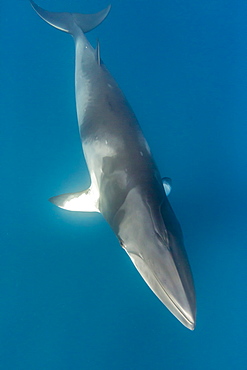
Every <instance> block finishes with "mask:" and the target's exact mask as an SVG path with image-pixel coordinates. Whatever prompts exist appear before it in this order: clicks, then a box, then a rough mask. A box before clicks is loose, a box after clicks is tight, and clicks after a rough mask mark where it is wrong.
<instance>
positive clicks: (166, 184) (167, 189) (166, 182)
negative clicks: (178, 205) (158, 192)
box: [162, 177, 172, 196]
mask: <svg viewBox="0 0 247 370" xmlns="http://www.w3.org/2000/svg"><path fill="white" fill-rule="evenodd" d="M162 183H163V186H164V189H165V193H166V196H168V195H169V194H170V192H171V190H172V180H171V179H170V177H163V178H162Z"/></svg>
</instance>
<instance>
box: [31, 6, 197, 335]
mask: <svg viewBox="0 0 247 370" xmlns="http://www.w3.org/2000/svg"><path fill="white" fill-rule="evenodd" d="M31 5H32V7H33V8H34V10H35V11H36V12H37V13H38V15H39V16H40V17H41V18H43V19H44V20H45V21H46V22H47V23H49V24H50V25H52V26H53V27H55V28H58V29H60V30H62V31H64V32H67V33H70V34H71V35H72V36H73V38H74V42H75V92H76V109H77V117H78V126H79V132H80V137H81V142H82V148H83V153H84V156H85V159H86V163H87V166H88V170H89V173H90V178H91V185H90V187H89V188H88V189H87V190H83V191H81V192H76V193H70V194H63V195H59V196H55V197H53V198H51V199H50V201H51V202H52V203H54V204H55V205H57V206H58V207H60V208H64V209H67V210H70V211H81V212H100V213H101V214H102V215H103V217H104V218H105V219H106V221H107V222H108V223H109V225H110V226H111V228H112V230H113V231H114V233H115V235H116V236H117V238H118V240H119V242H120V245H121V246H122V248H123V249H124V250H125V251H126V252H127V254H128V255H129V257H130V259H131V261H132V262H133V264H134V265H135V267H136V268H137V270H138V271H139V273H140V274H141V276H142V277H143V279H144V280H145V281H146V283H147V284H148V285H149V287H150V288H151V289H152V290H153V292H154V293H155V294H156V295H157V297H158V298H159V299H160V300H161V301H162V302H163V304H164V305H165V306H166V307H167V308H168V309H169V310H170V311H171V312H172V313H173V315H174V316H176V318H177V319H178V320H180V321H181V323H182V324H184V325H185V326H186V327H187V328H189V329H191V330H193V329H194V327H195V316H196V303H195V291H194V284H193V279H192V274H191V270H190V266H189V263H188V259H187V255H186V252H185V249H184V243H183V235H182V231H181V228H180V225H179V223H178V221H177V218H176V216H175V214H174V212H173V210H172V208H171V206H170V203H169V201H168V199H167V195H168V193H169V191H170V180H169V179H168V178H165V179H163V180H162V178H161V176H160V173H159V170H158V168H157V166H156V164H155V161H154V159H153V157H152V154H151V152H150V148H149V146H148V144H147V141H146V140H145V138H144V136H143V133H142V131H141V128H140V126H139V123H138V121H137V118H136V116H135V114H134V112H133V110H132V109H131V107H130V105H129V104H128V102H127V100H126V98H125V96H124V94H123V93H122V91H121V90H120V88H119V86H118V85H117V83H116V81H115V80H114V79H113V77H112V76H111V74H110V73H109V72H108V70H107V69H106V67H105V65H104V64H103V62H102V60H101V56H100V47H99V43H98V45H97V47H96V49H94V48H93V47H92V46H91V45H90V43H89V41H88V40H87V38H86V36H85V33H86V32H89V31H90V30H92V29H93V28H95V27H96V26H98V25H99V24H100V23H101V22H102V21H103V20H104V19H105V18H106V16H107V15H108V13H109V11H110V6H108V7H107V8H106V9H104V10H102V11H100V12H99V13H96V14H78V13H56V12H49V11H46V10H44V9H42V8H40V7H39V6H38V5H36V4H35V3H34V2H33V1H32V0H31Z"/></svg>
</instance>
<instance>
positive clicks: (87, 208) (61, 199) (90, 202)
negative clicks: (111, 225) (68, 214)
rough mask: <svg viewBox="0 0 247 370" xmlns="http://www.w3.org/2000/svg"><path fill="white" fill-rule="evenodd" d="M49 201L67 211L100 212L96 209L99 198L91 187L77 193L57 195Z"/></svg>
mask: <svg viewBox="0 0 247 370" xmlns="http://www.w3.org/2000/svg"><path fill="white" fill-rule="evenodd" d="M49 201H50V202H51V203H53V204H55V205H56V206H58V207H60V208H63V209H66V210H68V211H77V212H100V211H99V209H98V203H99V196H98V193H97V192H96V191H94V190H93V189H92V187H90V188H88V189H87V190H84V191H79V192H77V193H67V194H62V195H57V196H55V197H52V198H50V199H49Z"/></svg>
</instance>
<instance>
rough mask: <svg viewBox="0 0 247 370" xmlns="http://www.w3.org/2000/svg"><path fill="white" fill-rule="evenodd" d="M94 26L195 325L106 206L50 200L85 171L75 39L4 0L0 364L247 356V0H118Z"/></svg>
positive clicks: (66, 5) (63, 3)
mask: <svg viewBox="0 0 247 370" xmlns="http://www.w3.org/2000/svg"><path fill="white" fill-rule="evenodd" d="M39 5H41V6H43V7H45V8H48V9H49V10H56V11H57V10H60V11H77V12H85V13H86V12H87V13H90V12H95V11H98V10H101V9H102V8H103V7H105V6H106V5H107V2H105V1H100V0H93V1H90V2H88V1H79V0H70V1H68V0H60V1H58V0H53V1H52V0H49V1H44V0H40V1H39ZM88 37H89V39H90V41H91V42H92V43H93V44H94V45H95V44H96V40H97V37H99V39H100V43H101V56H102V59H103V60H104V62H105V64H106V65H107V67H108V69H109V70H110V71H111V73H112V74H113V76H114V77H115V78H116V80H117V81H118V82H119V84H120V86H121V88H122V89H123V91H124V93H125V94H126V96H127V97H128V100H129V101H130V103H131V105H132V107H133V109H134V110H135V113H136V115H137V116H138V119H139V121H140V123H141V126H142V128H143V131H144V133H145V135H146V138H147V140H148V142H149V144H150V146H151V149H152V151H153V154H154V157H155V160H156V162H157V164H158V166H159V168H160V171H161V174H162V175H163V176H169V177H171V178H172V180H173V189H172V193H171V195H170V196H169V197H170V201H171V203H172V206H173V208H174V210H175V212H176V214H177V217H178V219H179V220H180V223H181V225H182V228H183V232H184V237H185V244H186V249H187V252H188V255H189V259H190V263H191V267H192V271H193V275H194V279H195V285H196V292H197V307H198V313H197V326H196V329H195V331H194V332H191V331H189V330H188V329H186V328H185V327H183V326H182V325H181V324H180V323H179V322H178V321H177V320H176V319H175V318H174V317H173V316H172V315H171V314H170V313H169V312H168V310H167V309H166V308H165V307H164V306H163V305H162V304H161V303H160V302H159V300H158V299H157V298H156V297H155V296H154V294H153V293H152V292H151V291H150V290H149V289H148V287H147V286H146V284H145V283H144V282H143V280H142V278H141V277H140V276H139V274H138V273H137V272H136V270H135V268H134V266H133V265H132V263H131V261H130V259H129V258H128V256H127V255H126V254H125V253H124V251H123V250H122V249H121V247H120V246H119V244H118V242H117V240H116V238H115V236H114V235H113V233H112V231H111V230H110V228H109V226H108V225H107V224H106V222H105V221H104V220H103V219H102V217H101V216H100V215H98V214H73V213H70V212H66V211H63V210H61V209H58V208H56V207H54V206H53V205H52V204H50V203H49V202H48V201H47V199H48V198H49V197H51V196H54V195H58V194H61V193H66V192H73V191H79V190H82V189H85V188H87V187H88V185H89V176H88V173H87V169H86V166H85V162H84V159H83V157H82V152H81V144H80V140H79V134H78V129H77V122H76V113H75V99H74V45H73V41H72V39H71V37H70V36H68V35H66V34H64V33H62V32H59V31H58V30H55V29H53V28H51V27H49V26H48V25H47V24H45V22H43V21H42V20H41V19H39V17H38V16H37V15H36V14H35V13H34V11H33V10H32V9H31V7H30V5H29V3H28V2H27V1H21V0H12V1H2V2H1V4H0V47H1V54H0V55H1V58H0V60H1V61H0V63H1V64H0V67H1V68H0V73H1V79H0V81H1V89H0V94H1V97H0V104H1V110H0V112H1V113H0V114H1V117H0V127H1V146H0V165H1V183H0V184H1V185H0V186H1V216H0V218H1V233H0V369H3V370H12V369H13V370H41V369H42V370H54V369H55V370H57V369H58V370H60V369H61V370H63V369H64V370H67V369H73V370H170V369H172V370H177V369H178V370H180V369H181V370H184V369H189V370H198V369H200V370H219V369H224V370H232V369H234V370H235V369H237V370H246V369H247V351H246V343H247V334H246V333H247V319H246V312H247V292H246V287H247V274H246V263H247V191H246V189H247V125H246V122H247V103H246V102H247V67H246V66H247V3H246V1H244V0H243V1H242V0H238V1H228V0H224V1H223V0H201V1H197V0H187V1H185V0H181V1H174V0H165V1H164V0H159V1H149V0H142V1H141V0H131V1H130V0H125V1H123V0H112V11H111V14H110V15H109V17H108V18H107V20H106V21H105V22H104V23H103V24H102V25H101V26H100V27H98V28H97V29H96V30H94V31H93V32H91V33H90V34H89V35H88Z"/></svg>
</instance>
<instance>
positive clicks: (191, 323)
mask: <svg viewBox="0 0 247 370" xmlns="http://www.w3.org/2000/svg"><path fill="white" fill-rule="evenodd" d="M125 250H126V249H125ZM126 252H127V250H126ZM127 254H129V255H131V254H132V255H135V256H137V257H139V258H140V259H141V260H142V261H143V262H144V263H145V265H147V263H146V262H145V260H144V259H143V257H142V255H141V254H140V253H136V252H127ZM134 264H135V263H134ZM147 266H148V265H147ZM151 271H152V270H151ZM152 275H153V276H154V278H155V279H156V281H157V283H158V284H159V286H160V287H161V289H162V291H163V292H164V293H165V295H166V296H167V298H168V300H169V301H170V302H171V303H172V305H173V307H174V308H175V309H176V310H177V312H178V313H179V315H180V316H181V317H182V318H183V319H184V320H185V322H186V323H188V325H189V328H190V329H191V330H194V327H195V323H194V321H191V320H190V319H189V318H188V316H186V314H185V313H184V311H183V310H182V309H181V308H180V306H179V305H178V304H177V303H176V302H175V300H174V299H173V298H172V297H171V295H170V294H169V293H168V292H167V290H166V289H165V287H164V286H163V284H162V283H161V281H160V279H159V278H158V276H157V274H156V273H155V272H154V271H152ZM143 278H144V277H143ZM144 280H145V278H144ZM145 281H146V283H147V284H148V286H149V287H150V288H151V290H152V291H153V292H154V294H155V295H156V296H157V294H156V292H155V291H154V290H153V289H152V287H151V286H150V285H149V283H148V282H147V280H145ZM157 297H158V298H159V296H157ZM159 299H160V298H159ZM160 300H161V299H160ZM161 302H163V301H162V300H161ZM167 308H168V307H167ZM168 309H169V308H168Z"/></svg>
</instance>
